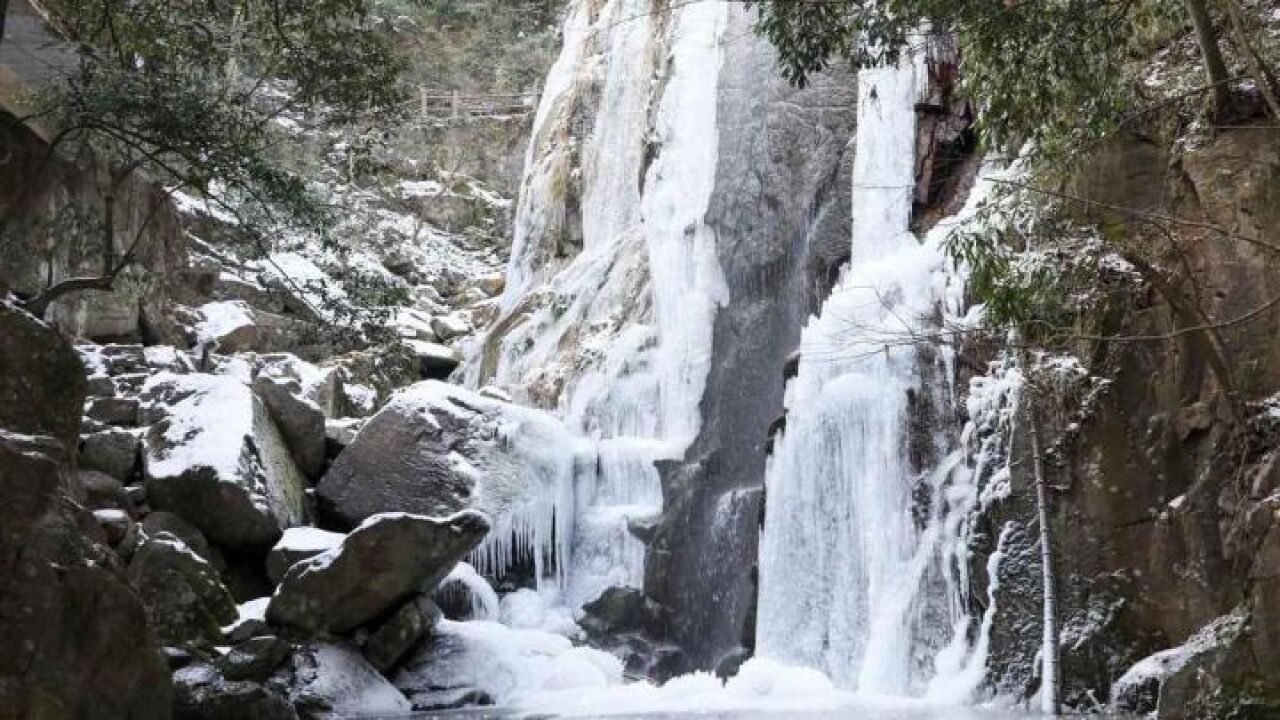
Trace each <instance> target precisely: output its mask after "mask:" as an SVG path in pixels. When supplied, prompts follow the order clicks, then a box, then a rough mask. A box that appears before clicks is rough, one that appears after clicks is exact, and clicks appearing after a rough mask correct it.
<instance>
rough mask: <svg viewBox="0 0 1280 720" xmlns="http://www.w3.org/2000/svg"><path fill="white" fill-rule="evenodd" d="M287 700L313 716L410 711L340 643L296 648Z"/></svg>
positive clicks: (397, 694)
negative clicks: (288, 698)
mask: <svg viewBox="0 0 1280 720" xmlns="http://www.w3.org/2000/svg"><path fill="white" fill-rule="evenodd" d="M290 698H291V699H292V700H293V702H294V704H295V705H296V706H297V707H298V709H299V710H300V711H301V712H302V713H303V714H304V715H307V716H312V717H314V716H325V715H330V716H334V717H348V716H353V715H392V716H394V715H400V714H404V713H407V712H409V711H410V710H411V709H412V705H410V703H409V701H408V699H406V698H405V696H404V695H402V694H401V693H400V691H399V690H397V689H396V688H395V686H393V685H392V684H391V683H390V682H388V681H387V679H386V678H384V677H382V675H380V674H379V673H378V671H377V670H375V669H373V667H371V666H370V665H369V663H367V662H365V660H364V658H363V657H361V655H360V653H359V652H358V651H357V650H355V649H354V648H352V647H350V646H349V645H346V644H341V643H317V644H314V645H303V646H301V647H299V648H297V650H296V651H295V652H294V679H293V683H292V685H291V687H290Z"/></svg>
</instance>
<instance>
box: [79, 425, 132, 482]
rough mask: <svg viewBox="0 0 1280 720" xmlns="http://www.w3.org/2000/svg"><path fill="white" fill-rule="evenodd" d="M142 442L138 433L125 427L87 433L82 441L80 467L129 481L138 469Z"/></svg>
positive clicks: (122, 480)
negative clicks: (124, 428)
mask: <svg viewBox="0 0 1280 720" xmlns="http://www.w3.org/2000/svg"><path fill="white" fill-rule="evenodd" d="M141 444H142V441H141V440H139V439H138V436H137V435H136V434H134V433H133V432H130V431H128V430H123V429H111V430H103V431H102V432H96V433H92V434H90V435H86V436H84V438H83V439H81V441H80V467H82V468H84V469H87V470H98V471H101V472H104V473H106V474H108V475H110V476H111V477H113V478H115V479H117V480H119V481H121V482H128V481H129V480H130V479H132V478H133V475H134V472H135V471H136V470H137V467H138V450H139V448H140V447H141Z"/></svg>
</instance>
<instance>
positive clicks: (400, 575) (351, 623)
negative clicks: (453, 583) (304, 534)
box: [267, 511, 489, 634]
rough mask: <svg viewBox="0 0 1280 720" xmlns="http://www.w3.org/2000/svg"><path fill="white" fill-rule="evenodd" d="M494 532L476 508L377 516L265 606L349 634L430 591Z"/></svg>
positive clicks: (280, 619)
mask: <svg viewBox="0 0 1280 720" xmlns="http://www.w3.org/2000/svg"><path fill="white" fill-rule="evenodd" d="M488 531H489V522H488V520H487V519H486V518H485V517H484V515H482V514H481V513H478V512H472V511H467V512H461V513H458V514H456V515H452V516H449V517H444V518H431V517H424V516H421V515H409V514H405V513H386V514H382V515H375V516H373V517H371V518H369V519H368V520H366V521H365V522H363V523H361V524H360V526H359V527H357V528H356V529H355V530H353V531H351V534H350V535H348V536H347V537H346V538H345V539H344V540H343V541H342V543H341V544H340V545H338V546H337V547H335V548H333V549H331V550H328V551H326V552H323V553H320V554H319V555H316V556H314V557H311V558H308V559H306V560H303V561H301V562H298V563H296V564H294V565H293V567H291V568H289V571H288V572H287V573H285V576H284V580H282V581H281V583H280V587H279V588H277V589H276V593H275V595H274V596H272V598H271V604H270V605H269V606H268V607H267V621H268V622H270V623H272V624H276V625H287V626H291V627H295V628H300V629H302V630H306V631H310V632H330V633H335V634H343V633H348V632H352V631H354V630H356V629H357V628H360V627H362V626H364V625H367V624H368V623H370V622H372V621H374V620H376V619H378V618H380V617H383V616H384V614H385V613H387V612H388V611H390V610H392V609H393V608H395V607H396V606H397V605H400V604H401V603H403V602H405V601H406V600H408V599H409V598H411V597H412V596H414V595H416V594H418V593H421V592H430V590H431V589H432V588H434V587H435V586H436V584H438V583H439V582H440V581H441V580H442V579H443V578H444V577H445V575H447V574H448V572H449V571H450V570H452V569H453V566H454V565H455V564H457V562H458V561H459V560H461V559H462V558H463V557H465V556H466V554H467V553H469V552H471V550H472V549H473V548H475V547H476V545H478V544H479V543H480V541H481V540H482V539H484V536H485V534H486V533H488Z"/></svg>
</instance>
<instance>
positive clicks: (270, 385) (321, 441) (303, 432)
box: [253, 375, 325, 480]
mask: <svg viewBox="0 0 1280 720" xmlns="http://www.w3.org/2000/svg"><path fill="white" fill-rule="evenodd" d="M253 390H254V392H256V393H257V394H258V397H260V398H262V400H263V402H265V403H266V405H267V410H268V411H269V412H270V413H271V418H272V419H273V420H274V421H275V423H276V426H277V427H278V428H280V434H281V436H283V437H284V441H285V444H286V445H287V446H288V447H289V452H290V453H291V454H292V455H293V459H294V461H295V462H296V463H297V465H298V469H299V470H301V471H302V473H303V474H304V475H306V476H307V477H308V478H311V479H313V480H317V479H319V478H320V473H321V471H322V470H323V469H324V461H325V452H324V447H325V417H324V412H322V411H321V409H320V406H319V405H317V404H316V403H314V402H312V401H311V400H310V399H308V398H306V397H303V396H302V388H301V385H300V384H299V383H298V382H297V381H287V380H282V379H280V378H275V377H269V376H266V375H259V376H258V377H257V378H256V379H255V380H254V381H253Z"/></svg>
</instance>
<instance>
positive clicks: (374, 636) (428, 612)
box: [364, 597, 443, 673]
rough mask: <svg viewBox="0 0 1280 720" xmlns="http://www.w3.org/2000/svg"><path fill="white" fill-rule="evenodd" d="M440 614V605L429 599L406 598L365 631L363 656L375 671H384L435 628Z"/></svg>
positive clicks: (392, 666)
mask: <svg viewBox="0 0 1280 720" xmlns="http://www.w3.org/2000/svg"><path fill="white" fill-rule="evenodd" d="M441 617H443V613H441V612H440V608H438V607H436V606H435V603H432V602H431V601H430V600H427V599H426V598H422V597H418V598H414V599H413V600H410V601H409V602H407V603H405V604H404V605H401V606H400V609H399V610H396V611H395V612H394V613H392V614H391V617H389V618H387V620H386V622H384V623H382V625H380V626H378V629H376V630H374V631H373V632H372V633H370V634H369V639H368V640H367V641H366V642H365V646H364V655H365V657H366V658H368V660H369V663H370V664H371V665H373V666H374V667H375V668H377V669H378V670H379V671H381V672H383V673H386V672H388V671H389V670H391V669H392V668H394V667H395V666H396V663H398V662H400V660H401V659H403V658H404V656H405V655H407V654H408V652H409V651H410V650H412V649H413V646H414V645H417V644H418V641H419V640H421V639H422V638H423V637H425V636H426V634H427V633H428V632H430V631H431V628H433V627H435V625H436V623H437V622H439V621H440V618H441Z"/></svg>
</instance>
